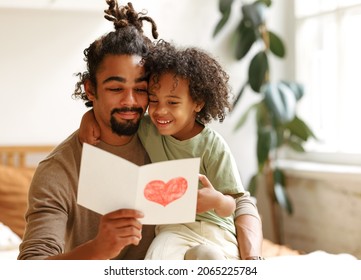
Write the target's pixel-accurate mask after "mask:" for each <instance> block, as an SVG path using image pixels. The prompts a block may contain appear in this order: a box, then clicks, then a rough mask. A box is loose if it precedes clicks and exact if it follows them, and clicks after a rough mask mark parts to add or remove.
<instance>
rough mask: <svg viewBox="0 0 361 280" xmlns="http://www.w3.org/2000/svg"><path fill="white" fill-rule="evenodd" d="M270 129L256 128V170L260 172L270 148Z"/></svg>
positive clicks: (267, 157)
mask: <svg viewBox="0 0 361 280" xmlns="http://www.w3.org/2000/svg"><path fill="white" fill-rule="evenodd" d="M272 133H273V132H272V130H271V129H267V128H259V129H258V130H257V160H258V171H259V172H261V171H262V170H263V167H264V165H265V163H266V161H267V160H268V159H269V153H270V151H271V148H272V138H273V136H272Z"/></svg>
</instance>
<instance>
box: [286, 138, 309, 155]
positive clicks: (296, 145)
mask: <svg viewBox="0 0 361 280" xmlns="http://www.w3.org/2000/svg"><path fill="white" fill-rule="evenodd" d="M286 144H287V145H288V147H290V148H291V149H292V150H294V151H296V152H299V153H304V152H305V149H304V148H303V146H302V143H301V142H300V141H299V140H298V141H297V140H296V139H294V138H289V139H288V141H287V143H286Z"/></svg>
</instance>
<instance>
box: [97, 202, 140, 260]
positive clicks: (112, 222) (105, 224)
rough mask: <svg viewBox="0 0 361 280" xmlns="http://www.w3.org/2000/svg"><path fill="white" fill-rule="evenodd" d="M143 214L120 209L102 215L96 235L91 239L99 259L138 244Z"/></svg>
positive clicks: (110, 257) (111, 256)
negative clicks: (140, 219)
mask: <svg viewBox="0 0 361 280" xmlns="http://www.w3.org/2000/svg"><path fill="white" fill-rule="evenodd" d="M142 217H143V214H142V213H141V212H139V211H136V210H131V209H121V210H117V211H114V212H111V213H108V214H106V215H104V216H103V217H102V218H101V220H100V224H99V230H98V235H97V236H96V238H95V239H94V240H93V246H94V247H93V250H94V253H96V254H97V255H98V256H99V257H98V258H99V259H112V258H114V257H116V256H117V255H118V254H119V253H120V251H121V250H123V249H124V247H126V246H128V245H130V244H133V245H138V244H139V242H140V240H141V238H142V224H141V223H140V222H139V220H138V219H139V218H142Z"/></svg>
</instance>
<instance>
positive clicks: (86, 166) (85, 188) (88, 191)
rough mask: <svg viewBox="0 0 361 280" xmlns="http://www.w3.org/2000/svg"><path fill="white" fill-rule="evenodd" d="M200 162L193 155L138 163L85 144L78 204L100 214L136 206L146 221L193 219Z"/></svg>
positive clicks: (147, 222) (143, 220) (149, 222)
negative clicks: (156, 161) (177, 158)
mask: <svg viewBox="0 0 361 280" xmlns="http://www.w3.org/2000/svg"><path fill="white" fill-rule="evenodd" d="M199 165H200V159H199V158H190V159H179V160H169V161H163V162H158V163H152V164H147V165H143V166H138V165H136V164H134V163H132V162H129V161H127V160H125V159H123V158H121V157H118V156H116V155H113V154H111V153H108V152H106V151H104V150H101V149H99V148H97V147H94V146H91V145H88V144H86V143H84V145H83V153H82V160H81V167H80V175H79V185H78V204H80V205H82V206H84V207H87V208H89V209H91V210H93V211H95V212H98V213H100V214H106V213H109V212H112V211H115V210H118V209H123V208H128V209H137V210H140V211H142V212H143V213H144V218H142V219H141V221H142V223H143V224H171V223H188V222H194V221H195V215H196V204H197V190H198V174H199Z"/></svg>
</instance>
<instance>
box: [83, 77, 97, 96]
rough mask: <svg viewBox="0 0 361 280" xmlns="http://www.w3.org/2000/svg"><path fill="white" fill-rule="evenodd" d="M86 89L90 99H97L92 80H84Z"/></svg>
mask: <svg viewBox="0 0 361 280" xmlns="http://www.w3.org/2000/svg"><path fill="white" fill-rule="evenodd" d="M84 90H85V93H86V95H87V97H88V99H89V100H90V101H94V99H96V94H95V90H94V86H93V84H92V82H91V81H90V80H86V81H85V82H84Z"/></svg>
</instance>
